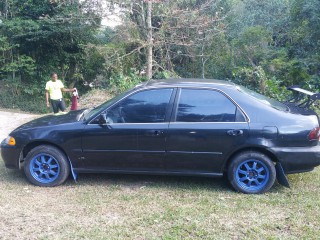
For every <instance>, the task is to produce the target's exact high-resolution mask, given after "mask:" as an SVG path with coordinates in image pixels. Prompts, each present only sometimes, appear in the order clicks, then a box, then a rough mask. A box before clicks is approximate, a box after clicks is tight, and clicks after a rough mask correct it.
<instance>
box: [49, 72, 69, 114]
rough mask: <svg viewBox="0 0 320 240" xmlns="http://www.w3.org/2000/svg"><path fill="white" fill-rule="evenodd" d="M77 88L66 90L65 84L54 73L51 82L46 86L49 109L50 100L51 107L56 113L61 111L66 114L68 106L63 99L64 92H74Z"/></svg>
mask: <svg viewBox="0 0 320 240" xmlns="http://www.w3.org/2000/svg"><path fill="white" fill-rule="evenodd" d="M73 91H75V88H72V89H68V88H64V85H63V83H62V82H61V81H60V80H59V79H58V75H57V74H56V73H53V74H52V75H51V80H50V81H48V82H47V84H46V103H47V107H50V103H49V98H50V102H51V106H52V108H53V112H54V113H58V112H59V109H60V110H61V111H62V112H64V111H65V110H66V104H65V102H64V100H63V97H62V92H73Z"/></svg>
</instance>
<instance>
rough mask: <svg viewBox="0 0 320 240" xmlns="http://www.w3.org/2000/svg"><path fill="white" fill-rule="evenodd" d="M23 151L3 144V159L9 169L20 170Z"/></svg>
mask: <svg viewBox="0 0 320 240" xmlns="http://www.w3.org/2000/svg"><path fill="white" fill-rule="evenodd" d="M20 153H21V149H20V148H17V147H14V146H8V145H6V144H5V143H4V141H3V142H2V143H1V157H2V159H3V161H4V164H5V166H6V167H7V168H11V169H19V162H20Z"/></svg>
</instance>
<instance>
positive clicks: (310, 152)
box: [271, 145, 320, 174]
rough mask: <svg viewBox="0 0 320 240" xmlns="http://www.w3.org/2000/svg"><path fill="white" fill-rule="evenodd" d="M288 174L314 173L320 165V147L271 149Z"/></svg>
mask: <svg viewBox="0 0 320 240" xmlns="http://www.w3.org/2000/svg"><path fill="white" fill-rule="evenodd" d="M271 151H272V152H273V153H274V154H275V155H276V157H277V158H278V160H279V162H280V163H281V165H282V167H283V170H284V172H285V173H286V174H289V173H299V172H308V171H312V170H313V169H314V168H315V167H317V166H319V165H320V145H317V146H313V147H289V148H281V147H279V148H271Z"/></svg>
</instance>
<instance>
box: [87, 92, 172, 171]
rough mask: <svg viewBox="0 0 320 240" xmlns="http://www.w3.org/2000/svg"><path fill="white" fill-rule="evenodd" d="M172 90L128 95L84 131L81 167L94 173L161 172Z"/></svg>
mask: <svg viewBox="0 0 320 240" xmlns="http://www.w3.org/2000/svg"><path fill="white" fill-rule="evenodd" d="M173 92H174V90H173V88H162V89H145V90H141V91H138V92H134V93H132V94H131V95H130V96H128V97H126V98H124V99H123V100H121V101H120V102H118V103H117V104H115V105H113V106H111V107H109V108H108V109H106V110H105V111H104V112H103V113H101V114H105V116H106V117H105V119H106V121H107V124H105V125H101V124H99V118H100V116H97V117H96V120H93V121H92V122H91V123H90V124H88V125H87V127H86V128H85V130H84V133H83V140H82V146H83V155H84V162H85V168H87V169H92V170H94V171H99V170H101V171H109V170H111V171H113V170H114V171H129V172H131V171H142V172H143V171H162V170H163V168H164V167H163V160H164V154H165V139H166V134H167V131H168V125H169V124H168V119H169V115H170V114H169V113H170V111H171V109H172V106H171V105H170V101H172V100H171V99H172V95H173Z"/></svg>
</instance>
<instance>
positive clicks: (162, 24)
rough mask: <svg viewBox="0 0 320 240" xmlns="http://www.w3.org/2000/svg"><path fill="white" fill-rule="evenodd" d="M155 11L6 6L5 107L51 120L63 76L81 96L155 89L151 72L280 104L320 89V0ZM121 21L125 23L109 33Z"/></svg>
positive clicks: (89, 1)
mask: <svg viewBox="0 0 320 240" xmlns="http://www.w3.org/2000/svg"><path fill="white" fill-rule="evenodd" d="M149 4H151V3H150V1H144V0H134V1H128V0H113V1H109V0H98V1H93V0H86V1H79V0H76V1H75V0H72V1H71V0H67V1H53V0H37V1H28V0H5V1H2V2H1V3H0V87H1V89H0V92H1V97H0V107H9V108H12V107H18V108H21V109H23V110H27V111H36V112H45V111H47V110H46V108H45V103H44V100H43V99H44V97H43V92H44V91H43V89H44V86H45V82H46V81H47V80H48V79H49V78H50V74H51V72H53V71H54V72H58V75H59V76H60V77H61V78H62V79H63V80H64V82H65V84H66V85H67V86H68V87H74V86H75V87H77V88H78V89H79V90H80V93H84V92H86V91H88V90H90V89H92V87H93V88H104V89H109V90H112V91H113V92H120V91H123V90H125V89H127V88H129V87H131V86H132V85H134V84H136V83H138V82H141V81H144V80H146V79H147V78H148V76H147V73H146V72H147V71H148V66H149V67H150V64H151V66H152V77H153V78H169V77H192V78H215V79H227V80H231V81H234V82H236V83H239V84H242V85H245V86H247V87H249V88H251V89H253V90H256V91H259V92H261V93H264V94H267V95H269V96H272V97H275V98H278V99H279V100H283V99H284V96H285V95H286V93H285V88H286V86H289V85H295V84H298V85H302V86H303V87H304V88H307V89H309V90H312V91H319V90H320V77H319V72H320V58H319V54H318V53H319V51H320V42H319V39H320V30H319V29H320V28H319V26H320V20H319V19H320V12H319V11H318V9H320V2H319V1H318V0H308V1H307V0H270V1H263V2H261V1H255V0H223V1H222V0H192V1H185V0H178V1H171V0H170V1H153V3H152V6H151V8H150V5H149ZM115 12H117V13H118V16H119V18H120V19H121V20H120V21H121V24H120V25H118V26H115V27H113V28H110V27H106V26H102V25H101V22H102V20H103V19H104V20H105V19H106V17H108V16H109V15H111V14H113V13H115ZM148 13H149V14H148ZM149 16H151V28H150V26H149V22H148V21H149V20H148V19H149V18H148V17H149ZM148 26H149V27H148ZM150 49H151V53H152V56H151V58H150V56H149V53H150V51H149V50H150ZM150 59H151V62H150ZM89 86H91V87H89Z"/></svg>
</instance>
